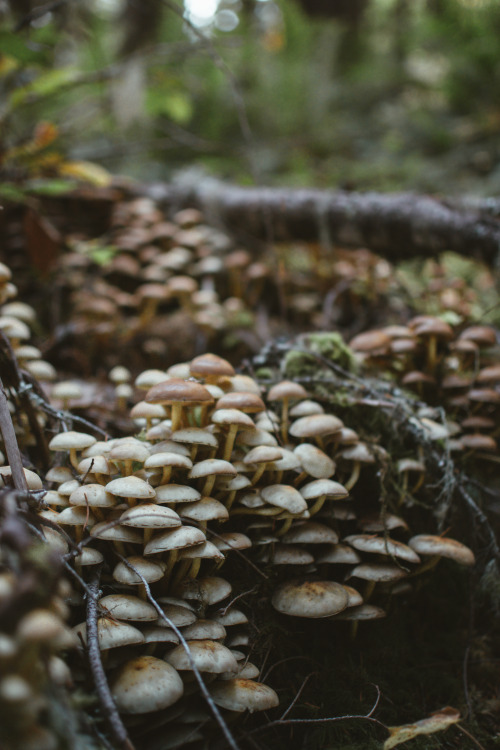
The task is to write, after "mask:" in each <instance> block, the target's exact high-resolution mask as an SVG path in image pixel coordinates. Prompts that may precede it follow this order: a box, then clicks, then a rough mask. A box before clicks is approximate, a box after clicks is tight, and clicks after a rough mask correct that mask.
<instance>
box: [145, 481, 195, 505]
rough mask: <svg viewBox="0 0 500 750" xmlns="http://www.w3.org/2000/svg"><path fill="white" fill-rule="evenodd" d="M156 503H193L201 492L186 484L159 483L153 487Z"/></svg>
mask: <svg viewBox="0 0 500 750" xmlns="http://www.w3.org/2000/svg"><path fill="white" fill-rule="evenodd" d="M155 492H156V502H157V503H194V502H196V501H197V500H199V499H200V497H201V492H199V491H198V490H196V489H195V488H194V487H191V486H190V485H188V484H174V483H170V484H161V485H160V486H159V487H156V488H155Z"/></svg>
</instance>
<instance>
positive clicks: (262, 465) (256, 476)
mask: <svg viewBox="0 0 500 750" xmlns="http://www.w3.org/2000/svg"><path fill="white" fill-rule="evenodd" d="M266 468H267V464H266V463H264V462H263V463H260V464H259V466H258V468H257V470H256V472H255V474H254V475H253V477H252V484H257V482H258V481H259V479H260V478H261V476H262V475H263V473H264V472H265V470H266Z"/></svg>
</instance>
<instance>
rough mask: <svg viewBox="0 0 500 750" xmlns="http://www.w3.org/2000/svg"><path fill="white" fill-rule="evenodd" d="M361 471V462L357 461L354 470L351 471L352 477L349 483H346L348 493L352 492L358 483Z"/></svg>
mask: <svg viewBox="0 0 500 750" xmlns="http://www.w3.org/2000/svg"><path fill="white" fill-rule="evenodd" d="M360 469H361V461H355V463H354V466H353V469H352V471H351V476H350V477H349V479H348V480H347V482H344V487H345V488H346V490H347V491H348V492H350V491H351V490H352V488H353V487H354V485H355V484H356V482H357V481H358V479H359V472H360Z"/></svg>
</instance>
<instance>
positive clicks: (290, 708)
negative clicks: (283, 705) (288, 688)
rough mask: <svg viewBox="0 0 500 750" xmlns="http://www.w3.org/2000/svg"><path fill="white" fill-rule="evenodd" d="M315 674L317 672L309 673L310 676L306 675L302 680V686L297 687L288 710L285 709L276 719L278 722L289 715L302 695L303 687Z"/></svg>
mask: <svg viewBox="0 0 500 750" xmlns="http://www.w3.org/2000/svg"><path fill="white" fill-rule="evenodd" d="M315 674H317V672H311V673H310V674H308V675H307V676H306V677H305V678H304V680H303V682H302V685H301V686H300V687H299V689H298V690H297V693H296V694H295V698H294V699H293V701H292V702H291V703H290V705H289V706H288V708H287V709H286V711H285V712H284V713H283V714H282V715H281V716H280V718H279V719H278V721H284V719H286V717H287V716H288V714H289V713H290V711H291V710H292V708H293V707H294V706H295V704H296V703H297V701H298V700H299V698H300V696H301V695H302V693H303V691H304V688H305V686H306V685H307V683H308V682H309V680H310V679H311V677H313V676H314V675H315Z"/></svg>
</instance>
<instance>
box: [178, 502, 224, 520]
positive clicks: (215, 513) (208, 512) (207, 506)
mask: <svg viewBox="0 0 500 750" xmlns="http://www.w3.org/2000/svg"><path fill="white" fill-rule="evenodd" d="M178 510H179V515H181V516H182V517H183V518H189V519H191V520H192V521H215V520H219V521H225V520H226V519H227V518H229V513H228V510H227V508H226V506H225V505H223V504H222V503H221V502H219V500H216V499H215V498H213V497H202V498H201V499H200V500H198V501H197V502H195V503H187V504H186V505H182V504H181V505H180V506H179V508H178Z"/></svg>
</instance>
